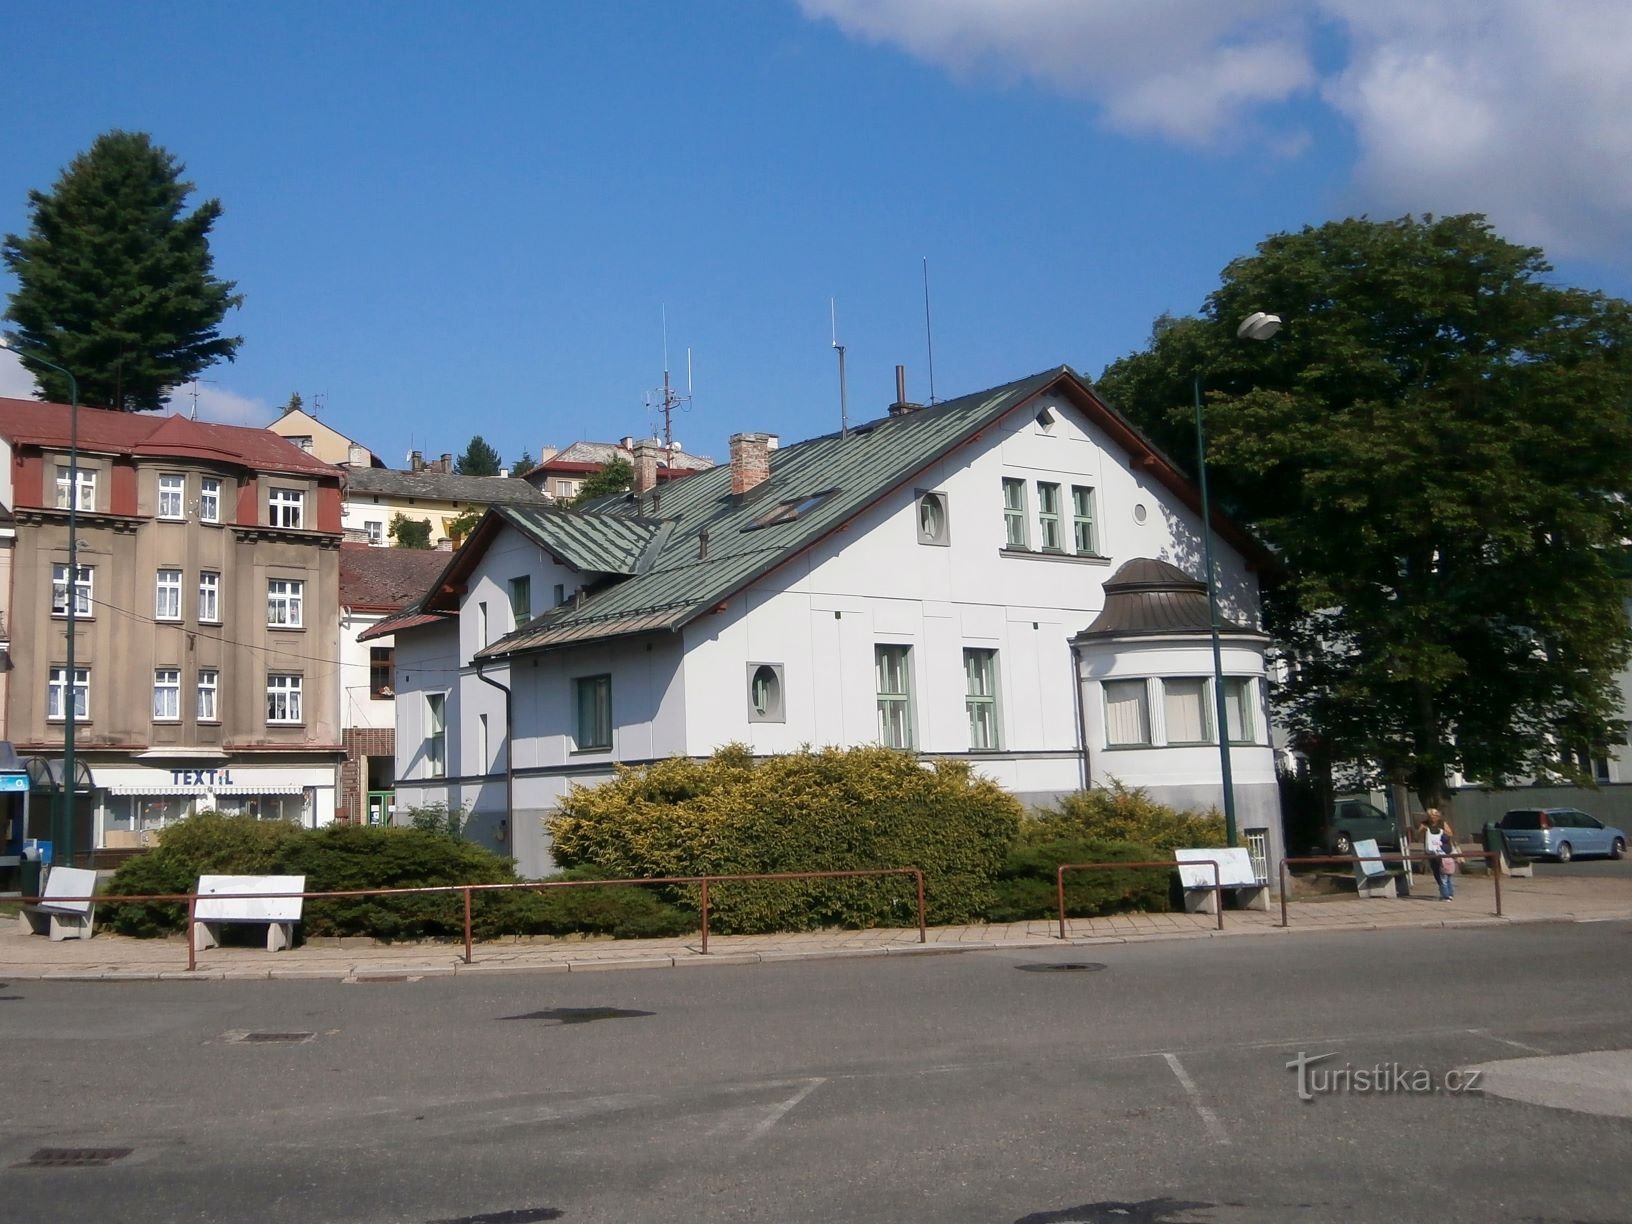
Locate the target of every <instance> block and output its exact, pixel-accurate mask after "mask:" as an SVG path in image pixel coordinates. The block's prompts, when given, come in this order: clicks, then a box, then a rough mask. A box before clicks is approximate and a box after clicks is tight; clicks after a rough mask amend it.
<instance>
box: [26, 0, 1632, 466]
mask: <svg viewBox="0 0 1632 1224" xmlns="http://www.w3.org/2000/svg"><path fill="white" fill-rule="evenodd" d="M5 12H6V14H7V18H6V29H7V33H8V38H7V43H8V45H9V47H10V49H11V53H10V54H9V55H7V56H6V57H5V58H6V71H5V72H4V73H3V74H0V104H3V106H4V112H5V113H6V114H8V115H10V116H12V117H13V118H12V121H11V122H10V123H8V125H7V139H6V142H5V159H4V168H3V171H0V229H3V230H5V231H7V232H20V231H21V230H23V229H24V228H25V227H26V225H27V219H28V218H27V211H26V193H27V191H28V190H29V189H30V188H48V187H49V186H50V185H51V184H52V183H53V182H54V181H55V179H56V178H57V176H58V174H59V173H60V172H61V170H62V168H63V167H64V166H65V165H66V164H67V162H68V161H69V160H70V159H71V158H72V157H73V156H74V155H75V154H76V153H78V152H80V151H82V150H84V149H85V148H86V147H88V146H89V145H90V143H91V142H92V141H93V140H94V139H95V137H96V136H97V135H98V134H99V133H100V132H103V131H105V130H108V129H110V128H115V127H122V128H127V129H136V130H142V131H146V132H148V133H150V134H151V135H152V136H153V137H154V139H155V140H156V141H158V142H159V143H160V144H162V145H163V146H165V147H166V148H167V149H169V150H170V151H171V152H172V153H174V154H175V155H176V156H177V157H179V158H180V159H181V160H182V161H183V162H184V163H186V166H187V174H188V177H189V178H190V179H191V180H192V181H193V182H194V183H196V184H197V186H198V189H199V195H198V197H197V198H200V199H202V198H206V197H210V196H214V197H218V198H219V199H220V200H221V201H222V203H223V206H224V208H225V214H224V216H223V218H222V219H221V221H220V222H219V224H218V225H217V227H216V231H215V234H214V239H213V249H214V252H215V258H216V270H217V273H218V274H219V275H221V276H224V277H226V278H229V279H232V280H235V281H237V282H238V286H239V289H240V290H241V291H242V292H243V293H244V294H245V295H246V298H247V301H246V304H245V306H244V308H243V309H242V310H240V311H237V312H235V313H234V314H232V315H230V316H229V318H228V323H227V327H228V328H229V329H230V330H231V331H233V332H236V333H238V334H241V335H243V336H244V338H245V341H244V345H243V347H242V349H241V351H240V355H239V359H238V361H237V362H236V363H234V364H230V365H227V364H223V365H219V366H216V367H215V368H213V369H211V370H210V371H208V372H207V373H206V374H205V375H204V378H205V380H207V381H203V382H201V383H200V384H199V386H198V388H197V390H198V399H199V405H200V415H201V416H208V417H211V418H213V419H218V420H232V421H237V422H244V423H256V424H258V423H263V422H265V421H266V420H269V419H271V417H272V416H273V415H274V414H275V411H276V409H277V408H278V407H279V406H281V405H282V404H283V403H284V401H285V400H286V399H287V398H288V396H289V394H290V393H291V392H292V391H297V390H298V391H299V392H300V393H301V394H302V395H303V396H304V397H305V399H306V402H307V403H308V404H312V403H313V402H314V401H315V402H316V403H318V404H320V405H321V414H322V416H323V417H324V419H326V420H327V421H329V422H330V423H331V424H333V425H334V426H335V427H336V428H338V429H340V430H341V431H343V432H345V433H347V434H349V435H351V436H352V437H354V438H356V439H357V440H359V441H361V442H362V443H364V444H365V445H367V446H369V447H371V448H372V449H374V450H375V451H376V452H377V453H378V454H380V455H381V456H382V457H384V458H385V459H386V461H387V462H389V463H391V464H393V465H394V466H400V465H401V463H402V461H403V456H404V455H405V454H406V452H407V451H408V450H409V449H410V448H417V449H420V450H423V451H426V452H428V453H431V454H436V453H440V452H442V451H451V452H454V453H458V452H460V451H462V450H463V449H464V446H465V444H466V443H467V441H468V440H469V438H470V436H471V435H472V434H473V433H480V434H482V435H483V436H484V437H485V438H486V439H487V440H488V441H489V442H490V443H492V444H493V445H495V446H496V447H497V448H498V449H499V450H500V452H501V454H502V455H503V456H504V458H505V459H506V460H510V459H513V458H515V457H516V456H517V455H519V454H520V453H521V452H522V451H523V450H529V451H531V452H532V453H533V454H535V455H536V454H537V453H538V451H539V448H540V446H541V445H545V444H550V445H556V446H564V445H566V444H567V443H569V442H571V441H573V440H575V439H578V438H598V439H606V438H615V437H619V436H622V435H625V434H636V435H639V434H642V433H646V432H649V431H651V430H652V429H653V427H654V419H653V416H652V414H651V413H650V412H649V411H648V409H647V407H646V404H647V401H648V400H651V399H655V390H656V388H657V387H658V386H660V384H661V380H662V374H663V331H662V319H663V316H664V315H665V314H666V316H667V330H668V352H669V364H670V367H671V369H672V370H673V372H674V377H675V379H676V381H677V382H678V383H679V384H680V386H681V389H682V390H683V389H684V384H685V380H686V363H687V350H688V349H689V350H690V353H691V362H692V365H693V370H694V396H693V398H692V400H691V401H690V403H689V405H688V406H687V407H686V409H685V410H684V411H683V412H681V413H680V415H679V416H678V417H677V420H676V423H675V436H676V438H678V439H679V440H680V441H682V442H683V443H684V444H685V445H686V447H687V449H689V450H693V451H697V452H701V453H708V454H713V455H714V456H716V457H723V455H724V454H725V451H726V439H727V438H728V436H729V435H730V434H731V433H733V432H736V431H738V430H769V431H771V432H775V433H778V434H780V435H781V436H782V437H783V438H784V439H785V440H789V441H791V440H795V439H798V438H802V437H807V436H810V435H813V434H817V433H823V432H826V431H828V430H830V429H833V428H836V427H837V424H838V412H839V408H838V380H837V371H836V360H835V356H834V354H833V352H832V350H831V349H830V347H829V339H830V337H829V300H830V299H837V303H838V315H839V331H840V338H841V340H842V341H843V342H844V343H845V344H846V345H847V346H848V364H849V398H850V406H851V413H852V417H853V418H857V419H860V418H866V417H870V416H876V415H879V414H880V413H882V411H883V410H884V408H885V407H886V405H887V404H888V402H889V401H890V400H891V399H892V398H893V394H894V366H895V365H896V364H897V363H900V364H904V365H905V366H906V367H907V369H908V389H909V394H910V395H911V397H912V398H914V399H919V400H923V399H927V398H928V397H929V395H930V385H929V369H928V361H927V357H926V341H925V320H924V286H923V260H925V259H926V258H927V260H928V270H929V282H930V290H931V304H932V317H933V336H934V379H935V383H934V393H935V395H936V396H937V397H938V398H947V397H950V396H952V395H957V394H961V393H964V392H967V391H972V390H977V389H979V388H982V387H986V386H990V385H992V384H995V383H999V382H1004V381H1007V380H1009V379H1012V378H1016V377H1019V376H1021V375H1024V374H1028V373H1031V372H1033V371H1036V370H1039V369H1042V368H1045V367H1048V366H1052V365H1057V364H1060V363H1069V364H1071V365H1073V366H1075V367H1077V368H1078V369H1079V370H1082V371H1084V372H1085V373H1087V374H1089V375H1090V376H1092V375H1095V374H1097V373H1098V372H1099V371H1100V370H1101V369H1102V368H1103V367H1104V365H1105V364H1106V363H1107V362H1109V361H1111V360H1113V359H1115V358H1116V357H1117V356H1119V355H1121V354H1123V353H1126V352H1128V351H1130V350H1132V349H1135V348H1137V347H1140V346H1141V345H1142V344H1143V342H1144V341H1145V339H1146V337H1147V336H1148V334H1149V330H1150V324H1151V321H1152V320H1153V318H1155V316H1157V315H1158V314H1160V313H1161V312H1163V311H1174V312H1192V311H1194V310H1196V309H1197V308H1198V307H1199V306H1200V304H1201V301H1202V299H1203V298H1204V297H1205V295H1206V294H1207V293H1208V291H1209V290H1210V289H1212V288H1213V287H1214V286H1216V284H1217V281H1218V274H1219V271H1220V270H1221V269H1222V268H1223V266H1224V265H1225V264H1226V263H1228V262H1229V261H1230V260H1231V259H1234V258H1237V257H1240V256H1242V255H1246V254H1249V253H1250V252H1251V251H1252V249H1253V247H1254V245H1255V244H1256V243H1257V242H1258V241H1259V240H1261V239H1262V238H1263V237H1264V236H1266V235H1267V234H1269V233H1272V232H1276V231H1280V230H1286V229H1296V228H1299V227H1301V226H1303V225H1308V224H1320V223H1321V222H1323V221H1326V220H1328V219H1331V218H1334V217H1340V216H1345V215H1349V214H1351V213H1361V212H1366V213H1369V214H1370V215H1372V216H1377V217H1382V216H1398V215H1401V214H1402V213H1405V212H1407V211H1413V212H1420V211H1425V210H1431V211H1434V212H1451V211H1466V210H1472V211H1482V212H1486V213H1488V214H1489V215H1491V217H1492V218H1493V220H1494V221H1495V222H1496V223H1497V225H1498V227H1499V228H1500V229H1501V230H1502V232H1503V233H1504V234H1506V235H1507V236H1509V237H1512V238H1515V239H1519V240H1523V241H1529V242H1534V243H1537V244H1538V245H1541V246H1543V247H1544V248H1545V249H1546V250H1547V251H1548V254H1549V255H1550V256H1551V257H1552V258H1553V261H1554V263H1555V264H1556V265H1557V267H1558V273H1557V276H1558V279H1559V280H1561V281H1567V282H1570V283H1575V284H1580V285H1585V286H1588V287H1593V288H1601V289H1604V290H1606V291H1608V292H1611V293H1614V294H1617V295H1620V296H1629V295H1632V264H1629V262H1628V259H1627V256H1626V254H1625V252H1626V251H1627V250H1628V249H1632V248H1629V246H1628V239H1629V238H1632V136H1629V134H1628V127H1629V125H1627V124H1626V123H1625V116H1626V115H1627V114H1629V113H1632V63H1629V60H1632V50H1629V49H1632V6H1627V5H1625V4H1616V3H1609V2H1604V3H1596V2H1595V0H1574V2H1573V3H1571V4H1569V5H1557V4H1551V3H1537V2H1532V0H1438V2H1435V0H1414V2H1409V3H1408V2H1407V0H1217V2H1214V0H1127V2H1119V0H1102V2H1101V0H687V2H685V3H673V2H672V0H670V2H669V3H648V2H644V0H640V2H637V0H625V2H622V3H605V2H600V0H595V2H591V0H572V2H568V0H558V2H553V3H483V4H465V5H448V4H435V5H433V4H429V3H418V2H415V0H403V2H400V3H393V4H383V3H351V4H344V5H337V4H332V3H324V4H317V3H302V2H298V0H296V2H291V3H279V4H272V3H242V4H232V5H223V4H214V3H209V4H206V3H178V2H173V3H145V4H140V5H133V4H126V3H92V2H90V0H79V2H77V3H74V4H70V5H60V4H50V3H44V2H23V0H9V2H8V3H7V5H6V8H5ZM12 287H13V286H12V283H11V282H10V280H9V279H7V278H5V277H4V274H3V273H0V289H3V290H4V291H6V292H9V291H10V290H11V288H12ZM1264 307H1265V308H1266V309H1273V308H1274V304H1273V303H1264ZM27 387H28V380H27V379H26V376H23V375H22V374H21V372H20V371H19V370H17V369H16V368H15V366H13V365H11V364H10V360H9V359H7V360H6V363H5V364H4V365H0V393H4V394H27V393H28V390H27ZM175 402H176V404H177V406H179V407H182V408H189V407H190V406H191V404H192V394H191V391H190V390H183V391H182V392H181V393H179V394H178V396H177V398H176V401H175Z"/></svg>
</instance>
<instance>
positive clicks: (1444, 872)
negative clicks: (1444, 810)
mask: <svg viewBox="0 0 1632 1224" xmlns="http://www.w3.org/2000/svg"><path fill="white" fill-rule="evenodd" d="M1419 827H1420V828H1421V830H1422V850H1423V853H1424V854H1426V855H1427V856H1428V867H1429V869H1430V870H1432V871H1433V873H1434V882H1435V883H1436V884H1438V885H1439V899H1440V900H1441V901H1449V900H1450V899H1451V898H1452V897H1454V896H1455V895H1456V886H1455V883H1454V880H1455V878H1456V833H1455V831H1454V830H1453V829H1452V828H1451V822H1450V821H1448V820H1446V819H1445V818H1444V816H1443V815H1441V814H1440V810H1439V809H1438V808H1429V809H1428V811H1427V812H1426V813H1425V814H1424V816H1423V820H1422V824H1421V825H1420V826H1419Z"/></svg>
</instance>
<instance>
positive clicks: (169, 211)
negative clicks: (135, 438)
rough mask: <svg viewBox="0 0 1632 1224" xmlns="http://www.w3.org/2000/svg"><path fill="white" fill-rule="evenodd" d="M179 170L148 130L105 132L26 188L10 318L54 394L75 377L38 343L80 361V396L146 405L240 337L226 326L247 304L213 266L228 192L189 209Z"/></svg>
mask: <svg viewBox="0 0 1632 1224" xmlns="http://www.w3.org/2000/svg"><path fill="white" fill-rule="evenodd" d="M183 169H184V167H183V166H182V165H181V163H180V162H178V161H176V159H175V158H174V157H172V156H171V155H170V154H169V153H167V152H165V150H164V149H162V148H160V147H159V146H157V145H155V144H154V143H153V142H152V141H151V140H150V139H149V138H148V137H147V136H146V135H145V134H144V133H141V132H118V131H115V132H108V133H106V134H105V135H103V136H100V137H98V138H97V140H96V143H95V144H93V145H92V146H91V148H90V150H89V151H87V152H85V153H82V154H80V155H79V156H78V157H76V158H74V160H73V161H72V162H71V163H70V164H69V166H68V169H67V170H65V171H64V172H63V174H62V176H61V177H60V178H59V179H58V180H57V182H56V185H55V187H53V188H52V190H51V191H50V192H49V193H47V192H41V191H31V192H29V195H28V199H29V211H30V214H31V217H30V224H29V231H28V233H27V234H26V235H23V236H19V235H17V234H7V235H6V238H5V243H4V255H5V260H6V263H7V264H8V265H9V266H10V268H11V270H12V272H13V273H14V274H15V275H16V277H17V289H16V291H15V292H14V293H13V294H12V295H11V305H10V309H9V310H7V312H6V318H7V319H8V320H10V321H11V322H12V323H13V324H15V330H16V334H17V338H18V340H19V341H20V342H21V343H20V344H19V348H20V349H21V353H20V356H21V358H22V362H23V365H24V366H25V367H27V368H28V370H29V372H30V373H32V374H33V375H34V377H35V379H36V381H38V383H39V385H40V388H41V390H42V392H43V393H44V395H45V397H46V398H47V399H54V400H58V401H63V400H66V399H67V398H68V381H67V379H65V378H63V377H62V375H60V374H58V373H57V372H56V371H55V370H52V369H50V368H49V367H47V366H44V365H41V364H39V362H37V361H32V360H30V357H29V353H30V352H33V353H37V354H38V355H39V356H41V357H44V358H48V359H49V360H51V361H53V362H55V363H56V364H57V365H60V366H63V367H64V368H66V369H69V370H72V371H73V373H74V376H75V378H76V379H77V380H78V382H79V394H80V399H81V402H83V403H86V404H91V405H94V406H96V407H101V408H117V409H121V410H123V411H127V412H140V411H153V410H156V409H158V408H161V407H163V405H164V401H165V397H166V392H167V390H168V389H169V388H171V387H174V386H177V385H179V384H181V383H184V382H187V381H189V380H190V379H192V378H195V377H196V376H197V375H198V374H199V373H200V372H201V371H203V370H205V369H207V368H208V367H209V366H211V365H213V364H214V363H215V362H217V361H219V360H220V359H221V358H223V357H224V358H226V359H227V360H228V361H231V360H232V359H233V356H234V354H235V353H236V352H237V351H238V346H239V345H240V344H242V343H243V338H242V337H240V336H223V335H222V334H221V331H220V327H221V322H222V320H223V319H224V318H225V317H226V313H227V311H228V310H231V309H233V308H234V307H237V306H239V305H241V304H242V303H243V296H242V295H241V294H237V293H234V292H233V289H234V287H235V286H234V284H233V282H231V281H223V280H218V279H216V277H215V275H214V260H213V259H212V257H211V255H210V243H209V235H210V229H211V227H213V226H214V224H215V222H216V219H217V218H218V217H219V216H220V215H221V202H220V201H219V200H206V201H205V202H204V203H203V204H201V205H199V207H198V208H197V209H195V210H194V211H193V212H191V213H186V214H184V213H183V211H182V208H183V204H184V202H185V201H186V198H187V196H188V194H189V193H190V192H192V190H193V184H191V183H187V182H183V181H182V178H181V175H182V172H183Z"/></svg>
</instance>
